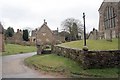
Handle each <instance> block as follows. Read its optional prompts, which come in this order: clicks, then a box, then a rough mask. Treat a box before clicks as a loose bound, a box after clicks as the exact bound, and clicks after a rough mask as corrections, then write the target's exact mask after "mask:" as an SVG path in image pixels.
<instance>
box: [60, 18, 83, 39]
mask: <svg viewBox="0 0 120 80" xmlns="http://www.w3.org/2000/svg"><path fill="white" fill-rule="evenodd" d="M61 26H62V28H63V29H65V30H66V31H67V32H69V33H70V39H71V40H77V39H78V33H80V34H82V33H83V25H82V23H81V21H79V20H78V19H74V18H67V19H65V20H64V21H63V22H62V23H61Z"/></svg>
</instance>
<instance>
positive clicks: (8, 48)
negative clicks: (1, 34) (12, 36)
mask: <svg viewBox="0 0 120 80" xmlns="http://www.w3.org/2000/svg"><path fill="white" fill-rule="evenodd" d="M35 51H36V47H35V46H22V45H17V44H5V52H3V54H2V55H3V56H4V55H13V54H22V53H28V52H35Z"/></svg>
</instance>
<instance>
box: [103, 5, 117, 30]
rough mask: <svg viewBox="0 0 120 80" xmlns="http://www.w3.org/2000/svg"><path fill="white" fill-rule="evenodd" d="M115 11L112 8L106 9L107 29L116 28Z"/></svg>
mask: <svg viewBox="0 0 120 80" xmlns="http://www.w3.org/2000/svg"><path fill="white" fill-rule="evenodd" d="M115 18H116V14H115V9H114V8H113V7H112V6H109V7H106V9H105V13H104V26H105V29H109V28H113V27H115V26H116V25H115V22H116V21H115Z"/></svg>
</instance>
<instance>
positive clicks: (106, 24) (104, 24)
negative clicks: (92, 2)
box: [98, 1, 120, 39]
mask: <svg viewBox="0 0 120 80" xmlns="http://www.w3.org/2000/svg"><path fill="white" fill-rule="evenodd" d="M98 11H99V36H100V39H112V38H118V37H119V33H120V2H105V1H104V2H103V3H102V4H101V6H100V8H99V10H98Z"/></svg>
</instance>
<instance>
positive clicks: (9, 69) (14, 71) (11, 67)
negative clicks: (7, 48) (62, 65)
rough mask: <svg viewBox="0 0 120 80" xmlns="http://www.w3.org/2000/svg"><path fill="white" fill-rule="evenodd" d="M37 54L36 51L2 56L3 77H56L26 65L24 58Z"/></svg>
mask: <svg viewBox="0 0 120 80" xmlns="http://www.w3.org/2000/svg"><path fill="white" fill-rule="evenodd" d="M35 54H36V52H34V53H26V54H17V55H9V56H3V57H0V58H2V61H1V62H2V78H55V76H51V75H48V74H43V73H40V72H38V71H36V70H34V69H31V68H29V67H27V66H25V65H24V59H25V58H27V57H30V56H33V55H35ZM0 68H1V67H0Z"/></svg>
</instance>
